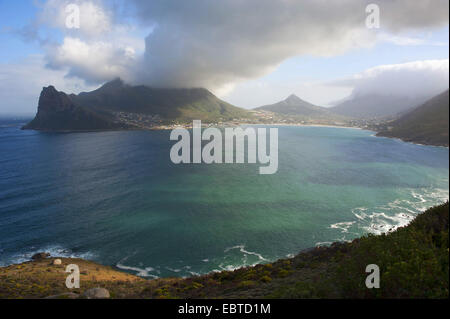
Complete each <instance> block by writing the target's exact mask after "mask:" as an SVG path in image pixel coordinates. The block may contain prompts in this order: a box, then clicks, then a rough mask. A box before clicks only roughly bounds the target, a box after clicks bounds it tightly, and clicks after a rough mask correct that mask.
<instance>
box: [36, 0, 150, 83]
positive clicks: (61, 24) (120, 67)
mask: <svg viewBox="0 0 450 319" xmlns="http://www.w3.org/2000/svg"><path fill="white" fill-rule="evenodd" d="M69 4H75V5H77V6H78V7H79V13H80V25H79V26H80V28H79V29H77V28H68V27H67V26H66V18H67V17H68V15H70V13H68V12H66V7H67V5H69ZM34 24H35V25H37V26H48V27H51V28H57V29H58V30H59V31H60V32H61V33H62V34H63V39H62V40H61V41H57V40H55V39H52V40H51V41H42V42H43V48H44V50H45V52H46V61H47V66H48V67H50V68H53V69H58V70H61V69H66V70H67V74H66V75H67V76H68V77H78V78H80V79H84V80H86V81H87V82H88V83H102V82H106V81H109V80H111V79H113V78H115V77H122V78H124V79H125V80H127V79H128V78H129V76H128V74H129V72H130V71H131V70H132V68H133V66H134V65H135V63H136V58H137V55H138V54H142V52H143V51H144V40H143V39H142V38H138V37H136V36H135V35H134V32H135V27H133V26H131V25H129V24H126V23H120V22H118V19H117V17H116V16H115V13H114V11H113V10H112V9H111V8H109V7H107V6H105V4H104V3H103V2H102V1H100V0H90V1H83V0H76V1H72V0H71V1H67V0H48V1H47V2H46V3H45V4H44V5H43V6H42V7H41V11H40V13H39V14H38V18H37V20H36V21H35V22H34Z"/></svg>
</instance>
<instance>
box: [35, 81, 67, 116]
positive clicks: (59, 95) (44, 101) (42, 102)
mask: <svg viewBox="0 0 450 319" xmlns="http://www.w3.org/2000/svg"><path fill="white" fill-rule="evenodd" d="M73 107H74V105H73V102H72V100H71V99H70V98H69V97H68V96H67V94H65V93H64V92H58V91H57V90H56V89H55V87H54V86H52V85H50V86H48V87H44V88H43V89H42V92H41V96H40V97H39V105H38V113H40V112H49V111H52V112H58V111H64V110H69V109H73Z"/></svg>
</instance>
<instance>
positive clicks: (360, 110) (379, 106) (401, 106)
mask: <svg viewBox="0 0 450 319" xmlns="http://www.w3.org/2000/svg"><path fill="white" fill-rule="evenodd" d="M428 98H429V97H416V98H409V97H404V96H395V95H379V94H364V95H355V96H352V97H351V98H350V99H347V100H344V101H342V102H341V103H339V104H338V105H336V106H334V107H331V108H330V111H331V112H333V113H336V114H340V115H343V116H348V117H352V118H357V119H381V118H387V117H392V116H396V115H398V114H399V113H403V112H407V111H409V110H411V109H412V108H414V107H415V106H418V105H420V104H422V103H423V102H425V101H426V100H427V99H428Z"/></svg>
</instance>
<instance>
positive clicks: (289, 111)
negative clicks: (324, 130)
mask: <svg viewBox="0 0 450 319" xmlns="http://www.w3.org/2000/svg"><path fill="white" fill-rule="evenodd" d="M254 110H256V111H269V112H274V113H278V114H282V115H287V116H300V117H305V118H316V119H320V118H341V116H339V115H336V114H333V113H332V112H330V110H329V109H327V108H325V107H321V106H317V105H314V104H311V103H309V102H306V101H304V100H302V99H301V98H299V97H298V96H296V95H295V94H292V95H290V96H289V97H288V98H287V99H285V100H283V101H281V102H278V103H275V104H270V105H264V106H260V107H257V108H255V109H254Z"/></svg>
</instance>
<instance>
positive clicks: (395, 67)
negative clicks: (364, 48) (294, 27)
mask: <svg viewBox="0 0 450 319" xmlns="http://www.w3.org/2000/svg"><path fill="white" fill-rule="evenodd" d="M448 75H449V60H448V59H444V60H426V61H414V62H408V63H403V64H392V65H381V66H377V67H374V68H371V69H368V70H365V71H364V72H361V73H359V74H355V75H353V76H352V77H349V78H346V79H340V80H336V81H332V82H330V83H329V84H330V85H335V86H343V87H351V88H353V93H352V95H355V96H358V95H368V94H377V95H396V96H405V97H411V98H417V97H423V96H432V95H436V94H438V93H440V92H442V91H444V90H446V89H448V87H449V77H448Z"/></svg>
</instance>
